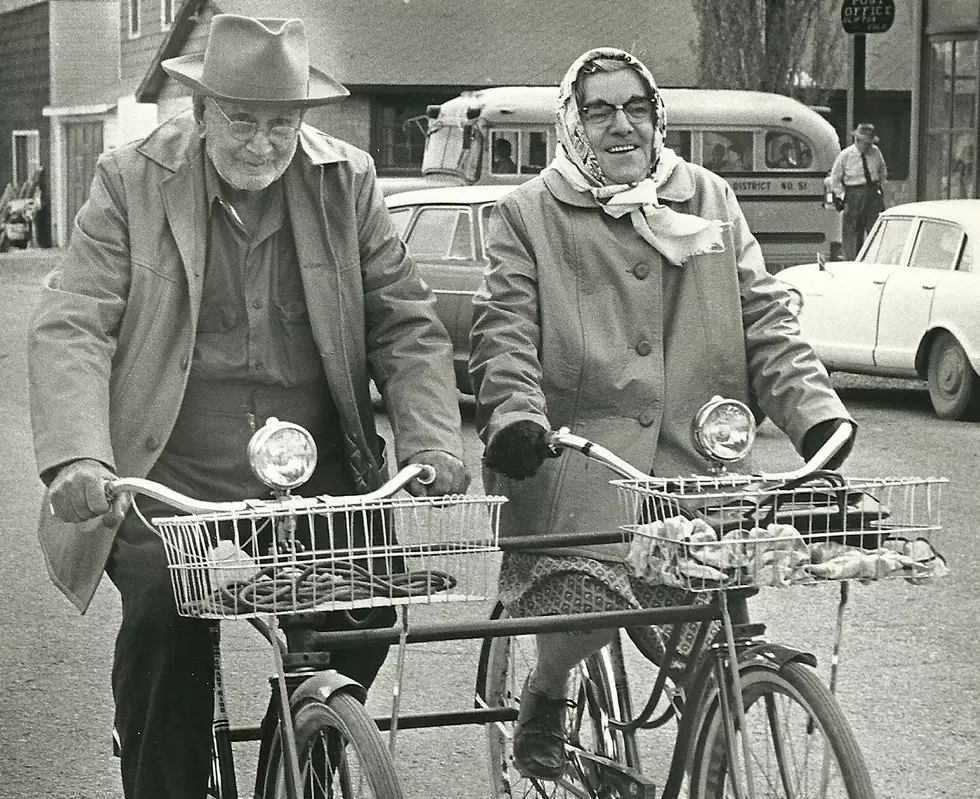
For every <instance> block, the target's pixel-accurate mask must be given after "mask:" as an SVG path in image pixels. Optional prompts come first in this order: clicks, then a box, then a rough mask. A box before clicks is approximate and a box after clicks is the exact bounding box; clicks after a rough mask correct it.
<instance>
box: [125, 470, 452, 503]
mask: <svg viewBox="0 0 980 799" xmlns="http://www.w3.org/2000/svg"><path fill="white" fill-rule="evenodd" d="M435 474H436V470H435V469H434V468H433V467H432V466H429V465H427V464H410V465H409V466H406V467H404V468H403V469H400V470H399V471H398V474H396V475H395V476H394V477H392V478H391V479H390V480H388V482H386V483H385V484H384V485H382V486H380V487H379V488H376V489H375V490H374V491H370V492H368V493H367V494H352V495H350V496H337V497H332V496H329V495H327V494H321V495H318V496H315V497H296V496H292V495H289V496H285V497H280V498H277V499H244V500H239V501H236V502H207V501H205V500H200V499H193V498H191V497H188V496H186V495H185V494H181V493H180V492H179V491H174V490H173V489H171V488H167V487H166V486H164V485H161V484H160V483H157V482H155V481H153V480H146V479H142V478H138V477H123V478H119V479H117V480H113V481H112V482H110V483H109V484H108V485H107V486H106V494H107V495H108V496H109V497H110V498H111V497H114V496H116V495H117V494H120V493H124V492H130V493H133V494H143V495H145V496H148V497H152V498H153V499H158V500H160V501H161V502H166V503H167V504H168V505H172V506H173V507H175V508H177V509H178V510H182V511H184V512H186V513H236V512H242V511H246V510H250V509H255V508H262V507H282V506H288V507H289V508H290V509H291V510H295V511H300V512H301V511H304V510H307V509H309V508H313V507H316V508H320V509H322V508H323V507H324V505H326V506H328V507H330V508H335V509H337V510H344V509H345V508H349V507H358V506H360V505H362V504H363V503H365V502H371V501H374V500H377V499H386V498H388V497H390V496H393V495H394V494H395V492H397V491H398V490H399V489H402V488H404V487H405V486H406V485H408V483H410V482H411V481H412V480H415V479H418V481H419V482H420V483H422V484H423V485H428V484H430V483H431V482H432V481H433V480H434V479H435Z"/></svg>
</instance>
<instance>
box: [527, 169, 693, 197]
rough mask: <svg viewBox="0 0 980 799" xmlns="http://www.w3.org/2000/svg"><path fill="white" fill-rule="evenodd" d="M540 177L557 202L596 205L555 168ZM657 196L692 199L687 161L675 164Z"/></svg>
mask: <svg viewBox="0 0 980 799" xmlns="http://www.w3.org/2000/svg"><path fill="white" fill-rule="evenodd" d="M542 178H543V180H544V184H545V186H547V188H548V191H549V192H551V194H552V196H553V197H554V198H555V199H556V200H558V201H559V202H563V203H565V204H566V205H574V206H578V207H579V208H596V207H598V203H597V202H596V201H595V199H594V198H593V197H592V195H591V194H585V193H583V192H580V191H576V190H575V189H573V188H572V187H571V185H569V183H568V181H567V180H565V179H564V178H563V177H562V176H561V175H560V174H558V172H557V171H556V170H554V169H546V170H545V171H544V172H543V173H542ZM657 197H658V198H659V199H661V200H666V201H668V202H674V203H684V202H687V201H688V200H690V199H692V198H693V197H694V173H693V169H692V168H691V164H689V163H688V162H687V161H681V162H680V163H679V164H677V166H675V167H674V171H673V172H671V173H670V175H669V176H668V177H667V180H665V181H664V183H663V185H661V186H659V187H658V188H657Z"/></svg>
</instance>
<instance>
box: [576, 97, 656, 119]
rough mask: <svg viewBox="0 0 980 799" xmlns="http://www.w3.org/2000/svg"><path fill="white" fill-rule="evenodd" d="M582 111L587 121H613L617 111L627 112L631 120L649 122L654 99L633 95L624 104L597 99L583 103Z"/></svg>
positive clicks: (651, 116) (651, 117)
mask: <svg viewBox="0 0 980 799" xmlns="http://www.w3.org/2000/svg"><path fill="white" fill-rule="evenodd" d="M581 111H582V117H583V118H584V119H585V121H586V122H595V123H597V124H599V125H606V124H608V123H609V122H611V121H612V118H613V117H614V116H616V112H617V111H622V112H623V113H624V114H626V117H627V119H629V120H630V121H631V122H649V121H650V120H651V119H653V100H652V99H650V98H649V97H631V98H630V99H629V100H627V101H626V102H625V103H623V104H622V105H615V104H613V103H607V102H605V101H604V100H596V101H595V102H592V103H587V104H586V105H583V106H582V108H581Z"/></svg>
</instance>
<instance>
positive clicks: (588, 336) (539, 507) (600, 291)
mask: <svg viewBox="0 0 980 799" xmlns="http://www.w3.org/2000/svg"><path fill="white" fill-rule="evenodd" d="M658 193H659V196H660V198H661V200H663V201H666V202H668V203H669V204H670V205H671V206H672V207H673V208H674V209H675V210H677V211H681V212H683V213H688V214H695V215H698V216H702V217H704V218H707V219H719V220H722V221H725V222H730V223H731V227H730V230H729V231H726V233H725V241H726V249H725V251H724V252H722V253H716V254H708V255H701V256H696V257H693V258H691V259H689V260H688V261H687V262H686V263H685V264H684V265H683V266H680V267H677V266H673V265H671V264H670V263H669V262H667V261H665V260H664V259H662V258H661V256H660V255H659V253H658V252H657V251H656V250H655V249H654V248H653V247H651V246H650V245H649V244H647V243H646V242H645V241H644V240H643V239H641V238H640V236H639V235H638V234H637V233H636V231H635V230H634V229H633V225H632V223H631V222H630V220H629V217H628V216H624V217H622V218H620V219H614V218H613V217H611V216H610V215H608V214H605V213H603V212H602V211H601V209H599V207H598V206H597V205H596V203H595V201H594V200H593V199H592V197H591V195H589V194H583V193H580V192H577V191H574V190H573V189H571V187H570V186H569V185H568V183H567V182H566V181H565V180H564V179H563V178H562V177H561V176H560V175H559V174H558V173H556V172H555V171H553V170H548V171H546V172H545V173H544V174H543V175H542V176H540V177H539V178H536V179H534V180H532V181H530V182H528V183H526V184H524V185H523V186H521V187H519V188H518V189H516V190H515V191H514V192H512V193H510V194H508V195H506V196H505V197H504V198H503V199H501V200H500V201H499V203H498V206H497V209H496V210H495V211H494V213H493V214H492V216H491V220H490V231H489V237H488V253H489V257H490V265H489V268H488V270H487V272H486V274H485V277H484V282H483V284H482V286H481V288H480V290H479V291H478V292H477V296H476V298H475V301H474V302H475V307H474V321H473V328H472V333H471V344H472V356H471V361H470V372H471V377H472V380H473V385H474V388H475V391H476V395H477V412H476V415H477V425H478V428H479V430H480V434H481V437H482V438H483V440H484V442H486V443H490V442H491V441H493V438H494V436H496V435H497V434H498V433H499V432H500V431H501V430H502V429H503V428H504V427H506V426H508V425H509V424H512V423H513V422H516V421H519V420H530V421H533V422H537V423H538V424H540V425H542V426H543V427H545V428H547V429H555V428H559V427H563V426H567V427H569V428H570V429H571V432H572V433H574V434H576V435H580V436H584V437H585V438H588V439H591V440H594V441H596V442H597V443H599V444H602V445H604V446H606V447H608V448H609V449H611V450H612V451H613V452H615V453H616V454H618V455H619V456H621V457H623V458H625V459H626V460H627V461H629V462H630V463H632V464H633V465H634V466H636V467H637V468H639V469H641V470H643V471H644V472H651V471H652V472H654V473H656V474H657V475H660V476H674V475H681V474H693V473H702V474H703V473H704V472H705V470H706V463H705V461H704V460H703V459H702V458H701V457H700V456H699V455H698V454H697V453H696V451H695V450H694V447H693V444H692V441H691V436H690V429H691V423H692V420H693V419H694V416H695V414H696V412H697V411H698V409H699V408H700V407H701V405H703V404H704V403H705V402H707V401H708V400H709V399H711V398H712V397H713V396H714V395H718V394H720V395H723V396H726V397H730V398H734V399H739V400H742V401H744V402H748V401H749V400H750V395H754V397H755V398H756V400H757V402H758V405H759V406H760V407H761V409H762V410H763V411H765V412H766V414H767V415H768V416H769V417H770V418H771V419H772V420H773V422H774V423H775V424H776V425H778V426H779V427H780V428H781V429H783V430H785V431H786V433H787V434H788V435H789V437H790V439H791V440H792V441H793V444H794V445H795V446H796V447H797V449H799V447H800V445H801V442H802V439H803V435H804V434H805V433H806V431H807V430H808V429H809V428H810V427H812V426H813V425H814V424H816V423H818V422H821V421H824V420H826V419H833V418H849V415H848V413H847V411H846V410H845V408H844V406H843V404H842V403H841V402H840V400H839V398H838V397H837V395H836V393H835V392H834V391H833V389H832V388H831V385H830V381H829V378H828V376H827V372H826V371H825V369H824V368H823V366H822V365H821V364H820V362H819V361H818V360H817V358H816V356H815V354H814V353H813V351H812V349H811V348H810V347H809V346H808V345H807V344H806V343H805V342H804V341H803V339H802V338H801V336H800V330H799V325H798V323H797V321H796V319H795V318H794V317H793V315H792V314H791V312H790V311H789V309H788V304H787V303H788V296H787V294H786V292H785V290H784V289H783V288H782V287H781V285H780V284H779V283H778V282H777V281H776V280H774V279H773V278H772V277H771V276H770V275H768V274H767V273H766V271H765V266H764V264H763V260H762V255H761V251H760V249H759V245H758V243H757V242H756V240H755V239H754V237H753V236H752V235H751V233H750V232H749V229H748V226H747V225H746V222H745V219H744V217H743V216H742V213H741V210H740V209H739V207H738V204H737V202H736V200H735V196H734V194H733V193H732V191H731V189H730V188H729V186H728V184H727V183H725V181H723V180H722V179H721V178H718V177H717V176H715V175H714V174H712V173H710V172H708V171H707V170H705V169H702V168H701V167H698V166H695V165H691V164H688V163H686V162H682V163H680V164H679V165H678V166H677V167H676V168H675V169H674V171H673V173H672V174H671V176H670V177H669V178H668V179H667V181H666V182H665V183H664V185H663V186H661V187H660V188H659V189H658ZM670 270H673V271H670ZM662 273H667V274H663V275H662ZM662 277H663V278H665V279H663V280H662ZM665 294H667V295H668V296H667V297H666V298H665V296H664V295H665ZM665 308H666V310H665ZM665 320H666V326H665ZM613 477H614V475H613V474H612V473H610V472H608V471H607V470H606V469H605V468H604V467H602V466H600V465H598V464H595V463H591V464H590V463H588V461H587V460H586V459H585V458H584V457H582V456H581V455H579V454H577V453H566V454H564V455H563V456H561V457H560V458H558V459H553V460H548V461H546V462H545V464H544V465H543V466H542V468H541V470H540V471H539V472H538V473H537V475H535V476H534V477H533V478H529V479H526V480H522V481H515V480H510V479H508V478H506V477H503V476H501V475H499V474H496V473H492V472H487V471H485V474H484V481H485V484H486V487H487V491H488V492H500V493H504V494H506V495H507V496H508V497H509V499H510V502H509V503H508V504H507V505H505V506H504V508H503V511H502V516H501V531H502V533H503V534H505V535H514V534H522V533H523V534H541V533H555V532H573V531H581V532H594V531H605V530H615V529H616V528H617V527H618V525H619V524H623V523H626V521H627V519H626V518H625V514H624V513H623V511H622V510H621V508H620V505H619V499H618V496H617V492H616V490H615V489H614V488H612V487H610V486H609V485H608V480H609V479H611V478H613ZM622 551H623V548H622V547H620V546H610V547H601V548H592V549H589V550H588V551H587V552H586V554H591V555H599V556H601V557H606V558H612V559H618V558H620V557H621V556H622ZM583 552H584V551H583Z"/></svg>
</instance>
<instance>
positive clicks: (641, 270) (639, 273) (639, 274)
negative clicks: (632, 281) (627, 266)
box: [633, 264, 650, 280]
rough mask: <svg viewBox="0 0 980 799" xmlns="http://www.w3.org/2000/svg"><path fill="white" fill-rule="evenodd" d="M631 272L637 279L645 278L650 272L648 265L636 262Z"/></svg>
mask: <svg viewBox="0 0 980 799" xmlns="http://www.w3.org/2000/svg"><path fill="white" fill-rule="evenodd" d="M633 274H634V275H635V276H636V279H637V280H645V279H646V277H647V275H649V274H650V267H649V266H648V265H647V264H637V265H636V266H634V267H633Z"/></svg>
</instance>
